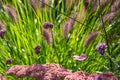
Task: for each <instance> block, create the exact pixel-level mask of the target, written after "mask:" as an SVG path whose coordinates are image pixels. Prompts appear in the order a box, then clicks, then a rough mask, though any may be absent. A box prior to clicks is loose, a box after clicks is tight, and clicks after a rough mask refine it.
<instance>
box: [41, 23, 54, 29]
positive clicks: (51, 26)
mask: <svg viewBox="0 0 120 80" xmlns="http://www.w3.org/2000/svg"><path fill="white" fill-rule="evenodd" d="M43 27H44V28H45V29H48V28H53V24H52V23H50V22H44V24H43Z"/></svg>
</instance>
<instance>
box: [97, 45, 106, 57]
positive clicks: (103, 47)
mask: <svg viewBox="0 0 120 80" xmlns="http://www.w3.org/2000/svg"><path fill="white" fill-rule="evenodd" d="M105 48H106V43H100V44H98V45H97V47H96V50H97V51H98V52H99V53H100V54H102V55H103V54H104V52H105Z"/></svg>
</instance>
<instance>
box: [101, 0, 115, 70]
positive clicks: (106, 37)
mask: <svg viewBox="0 0 120 80" xmlns="http://www.w3.org/2000/svg"><path fill="white" fill-rule="evenodd" d="M99 6H100V7H101V5H100V0H99ZM100 19H101V21H102V26H103V32H104V33H105V40H106V44H107V52H108V54H109V55H111V52H110V46H109V43H108V42H109V40H108V36H107V32H106V30H105V27H104V21H103V15H102V14H100ZM109 63H110V71H113V65H112V59H111V58H110V57H109Z"/></svg>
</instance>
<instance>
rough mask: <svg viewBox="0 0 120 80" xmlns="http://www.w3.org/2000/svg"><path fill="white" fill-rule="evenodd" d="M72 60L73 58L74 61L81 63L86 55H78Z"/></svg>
mask: <svg viewBox="0 0 120 80" xmlns="http://www.w3.org/2000/svg"><path fill="white" fill-rule="evenodd" d="M73 58H74V59H75V60H79V61H83V60H85V59H86V55H85V54H82V55H80V56H73Z"/></svg>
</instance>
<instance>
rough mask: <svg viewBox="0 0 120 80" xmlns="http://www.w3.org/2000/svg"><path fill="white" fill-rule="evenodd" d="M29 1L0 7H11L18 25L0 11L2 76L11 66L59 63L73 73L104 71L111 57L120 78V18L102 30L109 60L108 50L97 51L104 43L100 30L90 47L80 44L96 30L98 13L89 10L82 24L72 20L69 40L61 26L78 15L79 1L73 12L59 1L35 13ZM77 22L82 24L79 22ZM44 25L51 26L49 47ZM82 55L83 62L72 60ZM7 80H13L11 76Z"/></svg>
mask: <svg viewBox="0 0 120 80" xmlns="http://www.w3.org/2000/svg"><path fill="white" fill-rule="evenodd" d="M60 1H61V0H60ZM82 1H83V0H82ZM28 2H29V1H28V0H22V1H21V2H20V0H10V1H8V0H4V1H3V4H11V5H14V7H15V9H16V12H17V16H18V21H17V22H13V21H12V19H11V18H10V17H9V15H8V14H7V13H6V12H5V10H4V9H3V8H1V9H0V20H2V21H3V23H4V25H5V29H6V33H5V35H4V37H3V38H0V61H1V62H0V72H1V73H2V74H4V75H6V74H5V71H6V69H7V68H9V67H10V66H12V65H31V64H44V63H58V64H61V65H63V66H64V67H66V68H68V69H71V70H73V71H77V70H83V71H85V72H89V73H93V72H97V71H98V72H105V71H109V70H110V66H109V64H110V63H109V59H108V58H109V57H110V58H112V60H113V62H112V63H113V67H112V68H113V69H114V73H115V74H116V75H117V76H118V75H120V73H119V71H118V70H119V68H120V64H118V62H120V36H119V35H120V31H119V24H120V21H119V20H120V17H119V15H118V16H116V18H115V19H114V20H112V21H111V23H106V24H105V27H104V28H105V30H106V33H107V35H108V43H109V47H110V48H109V50H110V52H111V54H110V55H109V57H108V51H107V50H106V51H105V55H100V54H98V52H97V51H96V46H97V45H98V44H99V43H101V42H104V41H105V40H106V39H105V32H104V31H103V30H101V31H100V34H99V35H98V36H97V38H96V39H95V40H94V41H93V42H92V43H90V45H89V46H84V44H83V43H84V40H85V39H86V36H87V35H88V34H89V33H90V32H92V31H94V30H98V28H99V24H100V18H99V17H98V16H97V15H98V14H97V12H96V13H94V14H91V13H90V12H89V10H88V11H87V13H86V15H85V19H84V20H83V22H82V24H81V23H78V22H76V21H75V24H74V29H73V31H72V32H71V33H70V34H69V35H70V37H69V38H68V39H67V40H65V39H64V38H63V34H62V26H63V23H64V21H66V20H67V19H68V17H66V15H67V16H70V13H72V12H75V11H76V10H77V11H78V12H80V13H81V11H82V7H83V6H82V5H83V4H82V3H80V1H79V5H78V6H76V8H75V9H72V10H65V8H66V7H65V5H64V4H65V3H64V0H62V1H61V2H59V1H58V2H59V3H57V4H56V5H54V3H51V4H50V6H53V7H54V9H53V8H49V7H48V6H46V7H45V9H44V10H42V9H37V10H35V9H33V8H32V7H31V5H30V4H28ZM48 9H49V10H48ZM106 10H107V8H106ZM66 18H67V19H66ZM77 20H78V21H81V20H80V19H77ZM44 22H51V23H53V24H54V27H53V29H52V34H53V43H52V45H48V44H47V43H46V42H45V40H44V39H43V36H42V34H41V33H42V32H41V28H42V25H43V23H44ZM112 34H114V35H115V37H113V38H115V39H112V40H110V39H109V36H111V35H112ZM36 45H40V46H41V49H40V53H39V54H36V53H35V52H34V47H35V46H36ZM81 54H86V55H87V59H86V60H84V61H75V60H73V56H74V55H81ZM8 58H10V59H12V64H10V65H7V64H6V62H5V61H6V59H8ZM119 77H120V76H119ZM8 78H10V79H9V80H13V77H8ZM25 80H27V78H25ZM28 80H29V79H28Z"/></svg>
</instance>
